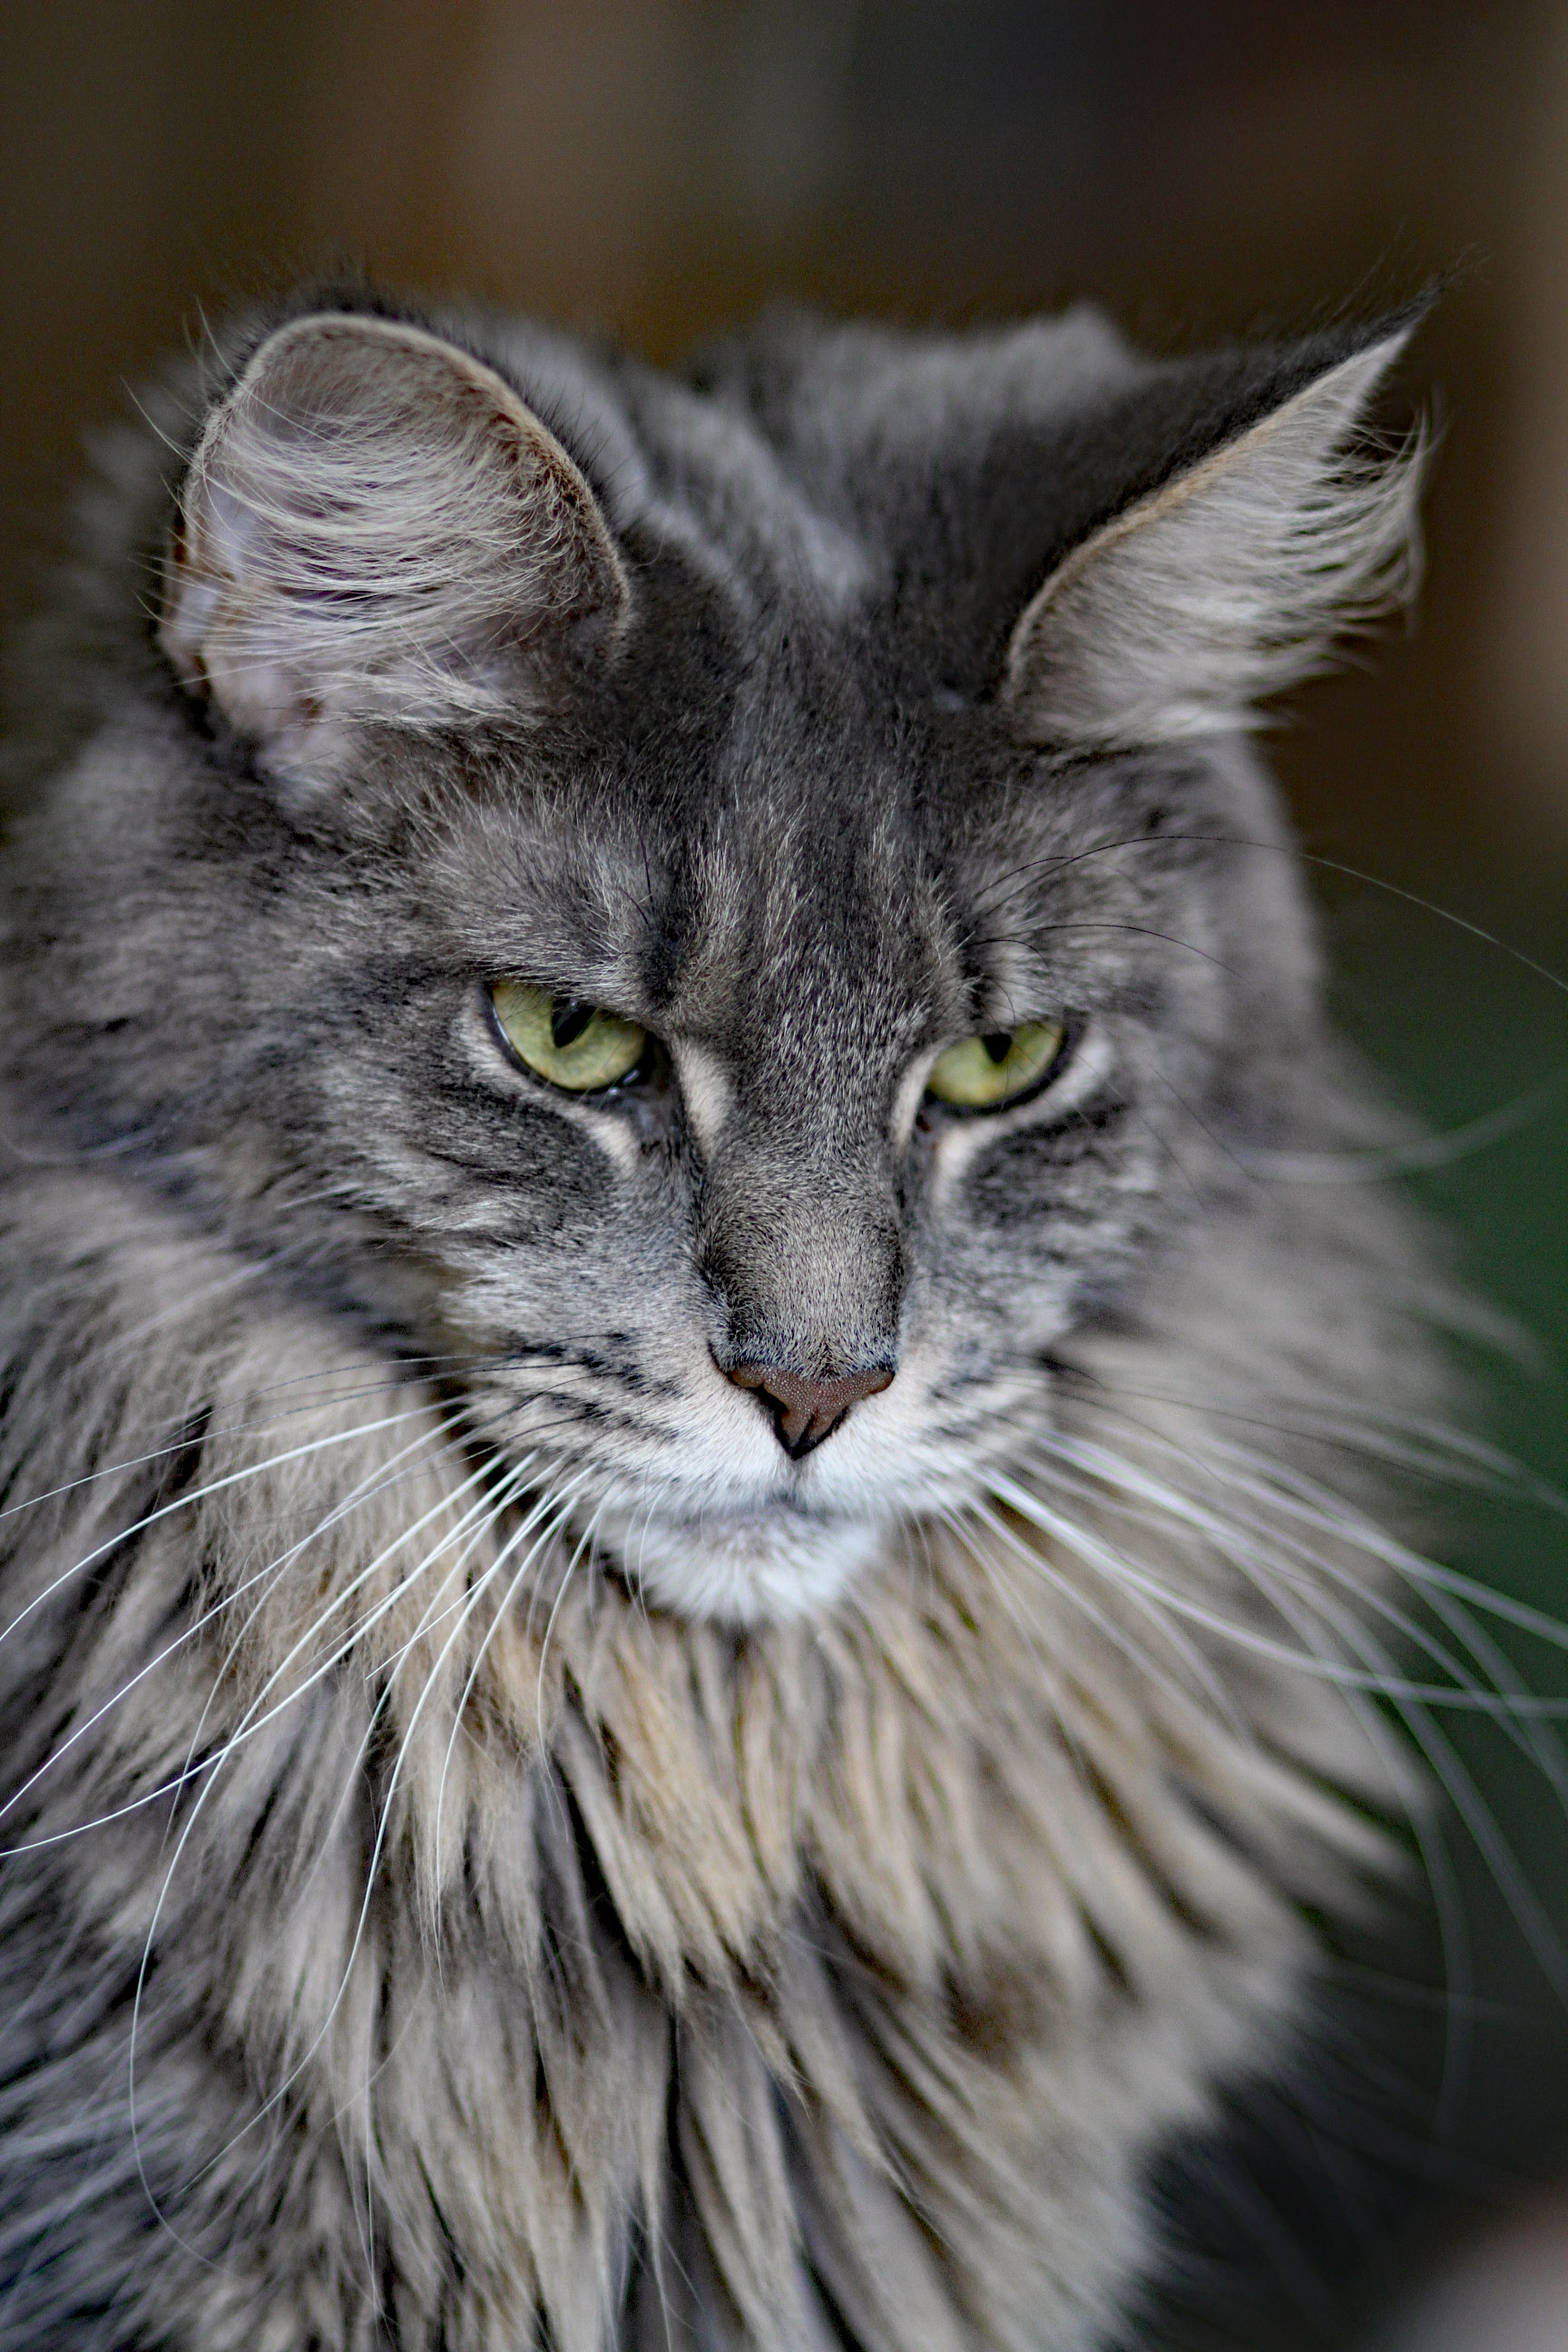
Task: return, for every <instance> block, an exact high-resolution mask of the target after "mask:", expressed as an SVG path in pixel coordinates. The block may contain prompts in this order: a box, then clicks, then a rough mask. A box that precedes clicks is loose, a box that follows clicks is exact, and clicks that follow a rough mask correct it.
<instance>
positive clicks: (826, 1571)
mask: <svg viewBox="0 0 1568 2352" xmlns="http://www.w3.org/2000/svg"><path fill="white" fill-rule="evenodd" d="M598 1533H599V1538H600V1540H601V1542H602V1543H603V1544H604V1545H605V1549H607V1550H609V1551H610V1552H612V1553H613V1554H614V1556H615V1557H616V1559H617V1560H618V1561H619V1562H620V1565H621V1568H622V1570H623V1573H624V1574H625V1575H626V1580H627V1581H628V1582H629V1583H631V1584H632V1585H634V1586H635V1587H636V1588H637V1590H638V1591H641V1592H643V1593H644V1594H646V1596H647V1599H648V1600H649V1601H652V1602H653V1603H654V1604H655V1605H656V1606H657V1607H658V1608H661V1609H668V1610H669V1611H671V1612H673V1613H674V1614H675V1615H677V1616H679V1617H694V1618H705V1619H710V1620H712V1621H714V1622H719V1623H721V1624H730V1625H762V1624H783V1623H785V1622H788V1621H789V1620H790V1619H791V1618H795V1617H805V1616H811V1615H815V1614H817V1613H819V1612H822V1611H824V1610H826V1609H829V1608H831V1607H832V1605H833V1603H834V1602H835V1601H837V1599H838V1598H839V1596H840V1595H841V1594H842V1593H843V1592H844V1591H845V1590H846V1588H847V1586H848V1584H849V1583H850V1582H851V1581H852V1580H853V1579H854V1577H855V1576H856V1575H857V1573H858V1571H859V1570H861V1569H863V1568H865V1567H866V1566H867V1565H868V1562H869V1561H870V1560H871V1559H873V1558H874V1557H875V1555H876V1554H877V1552H878V1551H879V1549H881V1546H882V1543H883V1541H884V1539H885V1534H886V1530H885V1528H883V1527H882V1526H881V1525H880V1524H879V1522H878V1521H876V1520H874V1519H861V1518H856V1519H821V1518H814V1517H810V1516H808V1515H807V1514H806V1513H805V1512H801V1511H795V1510H790V1509H787V1508H784V1507H773V1508H772V1509H763V1510H759V1511H752V1512H743V1513H742V1512H737V1513H735V1514H734V1515H732V1516H719V1515H715V1516H714V1517H709V1518H700V1519H689V1520H680V1519H664V1520H659V1519H653V1520H644V1519H642V1518H640V1517H639V1518H637V1519H631V1518H627V1519H626V1521H625V1522H623V1523H622V1524H621V1525H619V1526H611V1527H609V1528H605V1525H604V1524H603V1522H601V1525H600V1528H599V1530H598Z"/></svg>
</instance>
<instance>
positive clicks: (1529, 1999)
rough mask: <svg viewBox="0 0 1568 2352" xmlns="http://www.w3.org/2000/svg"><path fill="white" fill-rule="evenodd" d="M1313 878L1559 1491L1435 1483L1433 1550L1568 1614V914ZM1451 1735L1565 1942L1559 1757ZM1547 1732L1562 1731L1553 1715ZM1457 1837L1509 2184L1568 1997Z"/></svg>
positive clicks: (1352, 997) (1493, 2147)
mask: <svg viewBox="0 0 1568 2352" xmlns="http://www.w3.org/2000/svg"><path fill="white" fill-rule="evenodd" d="M1319 878H1320V896H1321V898H1322V900H1323V901H1324V903H1325V907H1326V909H1327V914H1328V920H1327V929H1328V936H1329V939H1330V941H1331V949H1332V953H1333V962H1334V971H1335V984H1334V997H1335V1003H1336V1011H1337V1013H1338V1016H1339V1019H1340V1023H1341V1025H1342V1028H1343V1030H1344V1031H1345V1033H1346V1034H1348V1035H1349V1036H1351V1037H1352V1038H1353V1039H1354V1040H1355V1042H1356V1043H1357V1044H1358V1045H1360V1046H1361V1048H1362V1049H1363V1052H1364V1053H1365V1054H1366V1055H1368V1057H1369V1059H1370V1060H1371V1061H1372V1062H1373V1064H1374V1065H1375V1066H1376V1067H1377V1068H1378V1069H1380V1070H1381V1071H1382V1072H1383V1073H1384V1074H1385V1076H1386V1077H1387V1080H1388V1082H1389V1084H1390V1085H1391V1087H1393V1088H1394V1090H1395V1091H1396V1092H1397V1093H1398V1094H1399V1095H1400V1096H1402V1097H1403V1098H1404V1100H1405V1102H1406V1103H1408V1104H1409V1105H1410V1106H1411V1107H1412V1108H1415V1110H1417V1111H1418V1112H1419V1113H1420V1114H1421V1115H1422V1117H1423V1118H1424V1119H1425V1121H1426V1125H1427V1126H1428V1128H1429V1129H1431V1130H1432V1132H1433V1133H1434V1134H1435V1135H1436V1136H1442V1135H1444V1134H1453V1135H1454V1136H1455V1141H1456V1147H1457V1156H1456V1157H1455V1158H1454V1160H1452V1162H1451V1163H1450V1164H1449V1165H1447V1166H1446V1167H1442V1168H1439V1169H1436V1170H1434V1171H1429V1172H1426V1173H1423V1174H1420V1175H1418V1176H1413V1177H1406V1178H1404V1179H1402V1180H1400V1181H1402V1182H1403V1183H1404V1185H1405V1188H1406V1189H1407V1190H1408V1192H1409V1193H1410V1195H1411V1197H1412V1198H1413V1199H1415V1201H1416V1202H1418V1203H1419V1204H1420V1206H1421V1208H1422V1209H1423V1211H1424V1212H1425V1213H1426V1214H1428V1215H1429V1216H1431V1217H1433V1218H1434V1219H1436V1221H1437V1222H1438V1223H1440V1224H1441V1225H1442V1226H1443V1227H1444V1229H1445V1230H1446V1232H1447V1234H1449V1236H1450V1237H1451V1239H1452V1241H1453V1243H1454V1244H1455V1246H1456V1253H1457V1257H1458V1265H1459V1268H1460V1270H1461V1272H1462V1273H1463V1275H1464V1276H1465V1277H1466V1278H1467V1280H1468V1282H1469V1283H1470V1284H1471V1285H1473V1286H1474V1288H1475V1289H1476V1291H1477V1292H1478V1294H1479V1295H1480V1296H1481V1297H1484V1298H1486V1299H1488V1300H1489V1301H1490V1302H1492V1303H1494V1304H1495V1305H1496V1306H1497V1307H1500V1308H1501V1309H1502V1310H1504V1312H1505V1314H1506V1315H1507V1316H1509V1317H1510V1318H1513V1319H1514V1321H1515V1323H1516V1327H1517V1335H1518V1339H1519V1342H1520V1346H1519V1348H1518V1349H1511V1348H1510V1347H1509V1346H1507V1345H1506V1344H1505V1345H1500V1346H1499V1347H1498V1348H1496V1349H1489V1348H1484V1347H1483V1348H1480V1349H1476V1350H1474V1351H1473V1356H1472V1361H1473V1366H1474V1369H1475V1370H1476V1372H1477V1374H1478V1376H1479V1380H1480V1381H1481V1383H1482V1385H1483V1391H1484V1395H1485V1398H1486V1401H1487V1403H1488V1405H1489V1423H1488V1425H1487V1426H1486V1428H1485V1431H1484V1433H1485V1434H1486V1435H1488V1436H1489V1438H1490V1439H1491V1440H1492V1441H1493V1442H1494V1443H1495V1444H1497V1445H1498V1447H1499V1448H1500V1449H1501V1450H1502V1451H1504V1452H1505V1453H1506V1454H1508V1455H1509V1456H1510V1457H1511V1459H1512V1460H1513V1461H1514V1462H1516V1463H1517V1464H1518V1465H1521V1467H1522V1468H1524V1469H1527V1470H1528V1471H1530V1472H1531V1473H1533V1474H1535V1475H1536V1476H1537V1477H1538V1478H1539V1479H1540V1480H1542V1482H1544V1483H1545V1484H1546V1485H1548V1486H1550V1488H1551V1489H1552V1494H1553V1495H1554V1496H1556V1497H1560V1498H1561V1505H1560V1507H1559V1508H1557V1509H1553V1508H1552V1507H1551V1505H1550V1504H1549V1503H1548V1502H1546V1501H1544V1500H1542V1501H1540V1502H1535V1501H1531V1500H1527V1499H1524V1498H1521V1497H1519V1496H1510V1495H1508V1494H1507V1493H1498V1494H1494V1495H1491V1496H1487V1495H1485V1494H1478V1493H1475V1492H1473V1491H1468V1492H1467V1491H1464V1490H1455V1491H1451V1492H1450V1493H1449V1494H1448V1495H1447V1496H1446V1497H1445V1496H1442V1494H1441V1493H1439V1494H1438V1495H1437V1496H1435V1497H1434V1501H1435V1502H1436V1506H1437V1509H1438V1513H1439V1517H1440V1519H1441V1522H1442V1523H1443V1524H1444V1526H1445V1527H1446V1528H1447V1530H1448V1531H1449V1532H1450V1540H1449V1542H1448V1544H1447V1547H1446V1549H1445V1554H1444V1557H1445V1559H1446V1560H1447V1563H1448V1564H1450V1565H1451V1566H1453V1567H1454V1568H1456V1569H1457V1570H1460V1571H1461V1572H1463V1573H1466V1574H1468V1575H1469V1576H1472V1577H1474V1578H1475V1579H1476V1580H1478V1581H1479V1582H1480V1583H1482V1584H1485V1585H1488V1586H1489V1587H1491V1588H1493V1589H1495V1590H1496V1591H1500V1592H1501V1593H1505V1594H1510V1595H1512V1596H1513V1597H1515V1598H1517V1599H1518V1600H1520V1601H1525V1602H1527V1603H1528V1604H1530V1605H1531V1607H1533V1608H1535V1609H1538V1610H1541V1611H1542V1612H1545V1613H1546V1614H1547V1615H1549V1616H1551V1617H1552V1618H1553V1619H1556V1620H1560V1621H1561V1622H1563V1624H1564V1626H1568V1217H1565V1216H1564V1214H1563V1206H1564V1193H1565V1189H1568V925H1565V926H1564V928H1563V929H1562V930H1561V931H1558V932H1556V933H1555V935H1554V934H1553V932H1552V929H1551V927H1550V926H1549V925H1545V924H1542V923H1541V922H1539V921H1537V922H1535V923H1533V924H1532V923H1531V921H1530V919H1529V918H1528V916H1527V915H1526V914H1524V913H1523V912H1522V911H1521V914H1520V916H1519V918H1518V919H1517V920H1516V922H1515V923H1514V924H1512V925H1507V926H1506V927H1505V928H1504V929H1500V931H1498V932H1497V933H1496V934H1495V935H1494V939H1493V940H1487V939H1483V938H1479V937H1478V936H1476V935H1475V933H1473V932H1472V931H1470V930H1469V929H1465V928H1461V926H1460V925H1459V924H1458V923H1456V922H1455V921H1453V920H1451V919H1446V918H1445V913H1444V912H1443V911H1442V910H1440V909H1439V908H1437V907H1436V905H1434V906H1431V907H1425V906H1418V905H1415V904H1414V903H1412V902H1411V900H1409V899H1407V898H1402V897H1396V896H1394V895H1393V894H1392V893H1390V892H1389V891H1386V890H1382V889H1378V888H1376V887H1373V885H1371V884H1366V883H1357V882H1355V881H1353V880H1352V879H1351V878H1350V877H1346V876H1344V875H1342V874H1339V873H1333V872H1324V871H1321V870H1320V877H1319ZM1526 958H1528V959H1529V961H1525V960H1524V959H1526ZM1532 966H1539V967H1540V969H1532V968H1531V967H1532ZM1558 975H1564V976H1563V977H1560V976H1558ZM1542 1094H1543V1095H1544V1096H1545V1097H1546V1099H1545V1100H1544V1101H1543V1102H1540V1103H1539V1104H1538V1105H1537V1107H1534V1108H1531V1107H1530V1105H1531V1097H1538V1096H1540V1095H1542ZM1516 1101H1517V1102H1520V1103H1521V1105H1523V1106H1525V1116H1524V1117H1523V1118H1521V1123H1520V1125H1519V1126H1518V1128H1517V1129H1515V1131H1514V1132H1512V1133H1511V1134H1509V1135H1507V1136H1505V1137H1503V1138H1501V1139H1498V1140H1495V1141H1492V1142H1490V1143H1489V1144H1488V1145H1487V1146H1486V1147H1485V1148H1484V1149H1481V1150H1467V1149H1465V1141H1466V1139H1465V1136H1464V1129H1466V1127H1467V1126H1468V1123H1469V1122H1471V1121H1474V1120H1478V1119H1480V1118H1485V1117H1486V1116H1487V1115H1488V1114H1489V1113H1492V1112H1495V1111H1497V1110H1499V1109H1500V1108H1503V1107H1504V1106H1507V1105H1508V1104H1510V1103H1512V1102H1516ZM1487 1630H1488V1632H1489V1633H1490V1634H1491V1635H1492V1637H1493V1638H1494V1639H1495V1640H1496V1641H1497V1643H1498V1645H1499V1647H1500V1649H1501V1650H1502V1651H1503V1652H1504V1653H1505V1654H1507V1655H1508V1656H1509V1657H1510V1659H1511V1660H1512V1662H1513V1663H1514V1664H1515V1666H1516V1668H1517V1670H1518V1672H1519V1674H1520V1676H1521V1680H1522V1681H1523V1682H1524V1683H1525V1684H1526V1685H1528V1687H1529V1689H1530V1690H1531V1693H1533V1694H1534V1695H1535V1696H1537V1697H1539V1698H1546V1699H1551V1698H1557V1699H1561V1700H1563V1702H1564V1704H1565V1706H1568V1649H1559V1648H1556V1647H1554V1646H1553V1645H1552V1644H1551V1643H1547V1642H1544V1641H1542V1640H1540V1639H1537V1638H1535V1637H1533V1636H1531V1634H1528V1633H1521V1632H1520V1631H1518V1630H1517V1629H1510V1627H1509V1626H1508V1625H1506V1624H1503V1623H1497V1622H1493V1623H1490V1624H1489V1625H1488V1627H1487ZM1443 1728H1444V1730H1445V1732H1446V1734H1447V1737H1448V1738H1450V1739H1451V1740H1452V1742H1453V1746H1454V1748H1455V1749H1456V1751H1457V1753H1458V1757H1459V1759H1461V1761H1462V1762H1463V1763H1464V1764H1465V1766H1466V1767H1467V1768H1468V1769H1469V1771H1470V1772H1471V1773H1472V1774H1473V1775H1474V1778H1475V1780H1476V1783H1477V1785H1478V1788H1479V1791H1480V1793H1481V1794H1482V1795H1483V1797H1484V1798H1485V1800H1486V1801H1487V1803H1488V1805H1489V1808H1490V1810H1491V1811H1492V1812H1493V1814H1494V1816H1495V1818H1496V1822H1497V1825H1498V1828H1499V1830H1500V1832H1501V1834H1502V1835H1503V1837H1504V1838H1505V1839H1506V1841H1507V1843H1508V1844H1509V1846H1510V1849H1511V1850H1512V1853H1513V1854H1514V1855H1515V1857H1516V1858H1517V1860H1518V1862H1519V1864H1520V1867H1521V1873H1522V1874H1523V1875H1524V1876H1525V1878H1526V1879H1527V1880H1528V1884H1529V1886H1530V1889H1531V1894H1532V1895H1533V1896H1534V1897H1535V1898H1536V1900H1537V1901H1538V1902H1539V1903H1540V1905H1541V1906H1542V1911H1543V1913H1544V1914H1545V1915H1546V1917H1547V1918H1548V1920H1549V1921H1550V1923H1551V1925H1552V1928H1553V1929H1554V1930H1555V1932H1556V1933H1557V1934H1558V1935H1560V1936H1565V1937H1568V1768H1565V1769H1563V1778H1562V1782H1561V1788H1560V1789H1558V1788H1554V1787H1553V1786H1552V1784H1551V1781H1550V1780H1549V1779H1548V1778H1547V1776H1546V1775H1545V1773H1543V1771H1542V1769H1541V1767H1540V1765H1539V1764H1538V1763H1537V1762H1536V1761H1534V1760H1533V1759H1530V1758H1528V1757H1526V1756H1524V1755H1521V1752H1520V1750H1519V1748H1518V1747H1517V1746H1516V1745H1514V1744H1513V1742H1511V1741H1510V1738H1508V1737H1507V1736H1505V1734H1504V1733H1503V1732H1501V1731H1500V1730H1499V1729H1498V1728H1497V1727H1495V1726H1492V1725H1489V1724H1488V1722H1487V1721H1486V1720H1485V1718H1484V1717H1482V1716H1479V1715H1476V1714H1459V1715H1455V1716H1449V1717H1445V1718H1444V1719H1443ZM1542 1731H1543V1733H1544V1734H1545V1736H1546V1737H1548V1738H1554V1737H1555V1731H1554V1727H1552V1724H1551V1723H1550V1722H1547V1723H1544V1724H1543V1725H1542ZM1450 1844H1451V1848H1452V1851H1453V1854H1454V1858H1455V1862H1456V1865H1457V1868H1458V1876H1459V1880H1460V1885H1461V1887H1462V1891H1463V1907H1464V1912H1465V1915H1466V1919H1467V1924H1468V1932H1469V1936H1470V1938H1471V1940H1472V1943H1473V1956H1472V1966H1473V1979H1474V1987H1475V1992H1476V1995H1477V1998H1478V2001H1479V2013H1478V2015H1477V2019H1476V2023H1475V2040H1474V2050H1473V2053H1472V2055H1471V2058H1470V2061H1469V2067H1468V2086H1467V2092H1466V2116H1467V2121H1466V2126H1465V2128H1464V2130H1463V2131H1462V2133H1461V2134H1460V2135H1459V2137H1460V2138H1461V2140H1462V2143H1463V2145H1464V2146H1465V2147H1466V2149H1467V2150H1468V2152H1469V2153H1470V2154H1472V2155H1473V2156H1474V2158H1476V2159H1477V2160H1478V2162H1484V2163H1486V2164H1488V2165H1490V2166H1495V2167H1497V2168H1499V2174H1500V2177H1499V2179H1498V2180H1497V2183H1496V2186H1497V2188H1498V2189H1499V2191H1500V2193H1506V2186H1507V2175H1508V2172H1509V2170H1510V2168H1514V2167H1517V2166H1521V2165H1522V2164H1524V2163H1526V2162H1529V2161H1531V2159H1533V2160H1535V2161H1538V2162H1545V2163H1548V2164H1550V2163H1551V2162H1552V2161H1553V2160H1554V2159H1556V2158H1560V2157H1561V2155H1562V2154H1563V2143H1564V2140H1565V2138H1568V2132H1565V2128H1564V2126H1565V2117H1564V2098H1563V2088H1564V2084H1565V2083H1568V2003H1565V2002H1564V2001H1563V2000H1562V1999H1560V1998H1559V1995H1558V1992H1557V1990H1554V1988H1553V1985H1552V1982H1551V1981H1550V1980H1549V1976H1548V1968H1547V1965H1545V1964H1543V1961H1542V1958H1541V1957H1539V1956H1538V1955H1537V1954H1536V1953H1535V1952H1534V1951H1533V1950H1532V1948H1531V1940H1530V1938H1529V1937H1528V1936H1527V1934H1526V1933H1525V1932H1524V1930H1523V1929H1522V1928H1521V1924H1520V1923H1519V1921H1518V1920H1517V1919H1516V1918H1515V1916H1513V1913H1512V1912H1511V1910H1510V1906H1509V1903H1508V1901H1507V1900H1506V1898H1505V1894H1504V1891H1503V1889H1502V1887H1501V1886H1500V1884H1499V1879H1498V1876H1497V1874H1495V1873H1494V1872H1493V1871H1492V1870H1491V1869H1490V1868H1489V1866H1488V1865H1487V1863H1486V1861H1485V1859H1484V1857H1483V1855H1482V1853H1480V1851H1479V1847H1478V1846H1477V1844H1476V1843H1475V1842H1474V1840H1473V1839H1471V1838H1468V1837H1467V1836H1466V1835H1465V1834H1464V1833H1463V1832H1462V1831H1461V1830H1459V1829H1458V1827H1456V1828H1455V1829H1454V1830H1453V1831H1452V1832H1451V1836H1450ZM1559 1982H1560V1983H1563V1984H1568V1974H1564V1976H1563V1977H1562V1978H1560V1979H1559Z"/></svg>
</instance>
